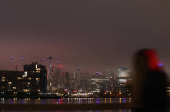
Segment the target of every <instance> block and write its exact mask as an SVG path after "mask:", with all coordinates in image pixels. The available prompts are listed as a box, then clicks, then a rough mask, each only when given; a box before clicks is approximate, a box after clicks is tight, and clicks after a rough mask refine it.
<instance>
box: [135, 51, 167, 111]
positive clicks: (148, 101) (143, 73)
mask: <svg viewBox="0 0 170 112" xmlns="http://www.w3.org/2000/svg"><path fill="white" fill-rule="evenodd" d="M133 59H134V60H133V84H132V105H133V108H132V112H139V111H149V112H150V111H154V112H155V111H159V112H165V111H166V110H167V108H166V104H167V102H166V97H167V96H166V84H167V80H166V73H165V71H164V69H163V65H162V64H161V63H160V62H159V60H158V57H157V54H156V50H150V49H141V50H138V51H137V52H136V53H135V55H134V58H133Z"/></svg>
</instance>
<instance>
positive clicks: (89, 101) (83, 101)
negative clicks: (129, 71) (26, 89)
mask: <svg viewBox="0 0 170 112" xmlns="http://www.w3.org/2000/svg"><path fill="white" fill-rule="evenodd" d="M130 102H131V99H130V98H61V99H1V100H0V104H56V105H60V104H113V105H114V104H117V103H130ZM30 108H31V107H30ZM4 112H28V111H4ZM36 112H47V111H36ZM51 112H54V111H51ZM55 112H70V111H55ZM71 112H130V110H102V111H101V110H96V111H90V110H89V111H71Z"/></svg>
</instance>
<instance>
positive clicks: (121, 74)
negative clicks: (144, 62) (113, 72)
mask: <svg viewBox="0 0 170 112" xmlns="http://www.w3.org/2000/svg"><path fill="white" fill-rule="evenodd" d="M129 77H130V70H129V69H127V68H123V67H122V68H119V69H118V83H119V86H120V87H121V86H125V84H126V82H127V80H128V79H129Z"/></svg>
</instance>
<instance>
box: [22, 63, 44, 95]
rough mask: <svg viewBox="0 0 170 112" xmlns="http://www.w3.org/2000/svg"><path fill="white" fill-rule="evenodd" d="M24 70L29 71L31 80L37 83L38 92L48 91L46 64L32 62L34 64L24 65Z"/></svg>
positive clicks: (36, 89)
mask: <svg viewBox="0 0 170 112" xmlns="http://www.w3.org/2000/svg"><path fill="white" fill-rule="evenodd" d="M24 72H28V73H29V76H31V77H32V78H31V81H33V83H35V87H34V90H35V91H38V92H43V93H46V92H47V70H46V66H43V65H41V64H38V63H37V62H32V64H28V65H24Z"/></svg>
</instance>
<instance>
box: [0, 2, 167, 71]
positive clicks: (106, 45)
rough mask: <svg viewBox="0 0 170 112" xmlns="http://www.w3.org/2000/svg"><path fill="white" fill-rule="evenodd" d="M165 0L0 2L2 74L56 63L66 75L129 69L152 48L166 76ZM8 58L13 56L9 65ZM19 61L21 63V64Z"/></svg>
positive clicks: (0, 59)
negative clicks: (34, 63) (51, 60)
mask: <svg viewBox="0 0 170 112" xmlns="http://www.w3.org/2000/svg"><path fill="white" fill-rule="evenodd" d="M169 4H170V1H169V0H126V1H124V0H27V1H26V0H11V1H7V0H1V1H0V48H1V49H0V69H8V70H9V69H10V67H12V68H13V69H14V64H15V63H18V67H19V69H20V70H22V66H23V64H29V63H31V62H32V61H38V62H39V63H41V64H44V65H47V64H48V60H45V61H44V62H41V61H40V59H41V58H45V59H46V58H48V56H53V57H54V59H55V60H54V64H56V62H57V60H60V62H61V64H62V65H63V68H65V69H67V70H71V71H73V70H77V67H81V68H82V69H83V68H85V69H90V70H93V71H97V70H99V71H100V70H106V69H108V68H110V69H111V70H116V69H117V68H118V67H130V66H131V59H132V55H133V53H134V52H135V51H136V50H138V49H140V48H156V49H157V50H158V53H159V56H160V59H161V61H162V62H163V64H164V65H165V67H166V70H167V71H168V73H170V44H169V43H170V31H169V30H170V28H169V27H170V14H169V11H170V7H169ZM9 56H13V59H12V60H10V59H9ZM21 57H25V58H24V60H23V61H21V59H20V58H21Z"/></svg>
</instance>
